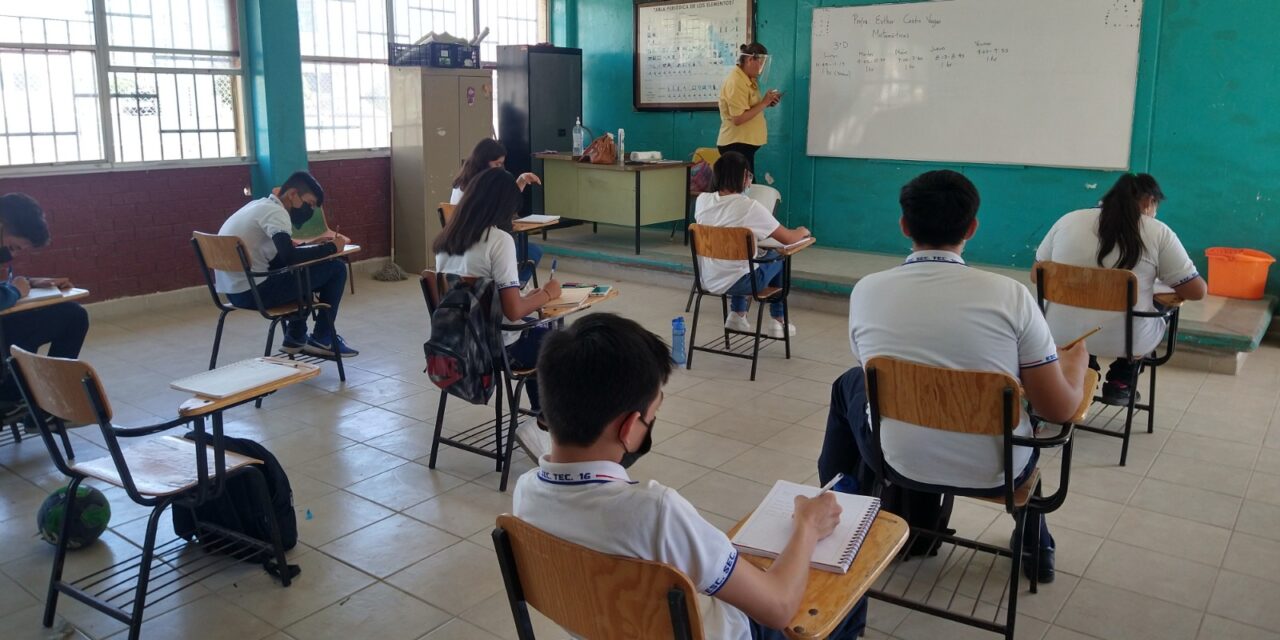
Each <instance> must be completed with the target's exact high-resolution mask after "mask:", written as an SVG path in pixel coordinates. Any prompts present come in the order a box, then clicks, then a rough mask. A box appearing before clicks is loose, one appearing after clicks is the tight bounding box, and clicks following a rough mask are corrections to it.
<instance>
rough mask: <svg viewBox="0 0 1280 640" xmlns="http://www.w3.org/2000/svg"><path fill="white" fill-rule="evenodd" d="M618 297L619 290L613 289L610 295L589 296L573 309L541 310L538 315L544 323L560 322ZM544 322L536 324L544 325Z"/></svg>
mask: <svg viewBox="0 0 1280 640" xmlns="http://www.w3.org/2000/svg"><path fill="white" fill-rule="evenodd" d="M616 297H618V288H617V287H613V288H612V289H610V290H609V293H606V294H604V295H602V296H587V299H586V300H585V301H583V303H582V304H581V305H579V306H577V307H571V308H566V307H561V308H557V309H539V310H538V315H539V316H540V317H541V319H542V321H546V320H559V319H561V318H564V317H565V316H568V315H572V314H575V313H578V312H579V311H586V310H587V309H590V308H591V307H594V306H595V305H597V304H600V303H601V302H604V301H605V300H612V299H614V298H616ZM542 321H540V322H537V323H534V324H542Z"/></svg>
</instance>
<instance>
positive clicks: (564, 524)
mask: <svg viewBox="0 0 1280 640" xmlns="http://www.w3.org/2000/svg"><path fill="white" fill-rule="evenodd" d="M512 512H513V513H514V514H515V515H516V516H517V517H519V518H520V519H522V520H524V521H525V522H528V523H529V524H531V525H533V526H535V527H537V528H539V529H542V530H543V531H546V532H547V533H550V534H551V535H553V536H556V537H559V538H563V539H565V540H568V541H570V542H573V543H575V544H579V545H582V546H584V547H587V548H589V549H594V550H596V551H599V552H601V553H607V554H611V555H618V556H626V557H630V558H637V559H641V560H650V561H653V562H661V563H663V564H668V565H671V566H673V567H675V568H677V569H679V570H680V571H682V572H683V573H684V574H685V575H686V576H688V577H689V580H690V581H691V582H692V583H693V585H694V588H696V589H697V590H698V591H699V592H700V593H701V594H702V595H699V596H698V610H699V611H700V613H701V614H702V628H703V635H704V636H705V637H706V638H708V639H711V638H716V639H718V640H719V639H725V640H748V639H749V638H751V628H750V621H749V619H748V618H747V615H746V614H745V613H743V612H742V611H741V610H739V609H737V608H735V607H733V606H731V605H729V604H726V603H724V602H721V601H720V600H718V599H716V598H712V597H710V596H714V595H715V594H716V593H717V592H718V591H720V589H721V587H723V586H724V584H725V583H726V582H728V581H729V576H730V575H732V574H733V571H734V568H735V567H736V566H737V564H738V551H737V550H736V549H734V547H733V544H732V543H730V542H729V538H728V537H727V536H726V535H725V534H724V533H723V532H722V531H720V530H719V529H717V528H715V527H714V526H712V525H711V523H709V522H707V521H706V520H704V519H703V518H702V516H701V515H699V514H698V511H697V509H695V508H694V507H693V505H692V504H690V503H689V501H688V500H685V499H684V498H683V497H681V496H680V494H679V493H677V492H676V490H675V489H672V488H670V487H665V486H663V485H661V484H658V483H657V482H655V481H653V480H650V481H648V482H644V483H639V482H635V481H633V480H631V478H630V477H628V476H627V472H626V470H625V469H623V468H622V466H621V465H619V464H617V463H615V462H609V461H604V460H601V461H595V462H577V463H555V462H550V461H549V460H547V458H546V457H545V456H544V457H543V458H542V459H541V460H540V461H539V466H538V468H537V469H533V470H530V471H528V472H526V473H525V474H524V475H522V476H520V479H519V480H517V481H516V489H515V493H514V495H513V496H512Z"/></svg>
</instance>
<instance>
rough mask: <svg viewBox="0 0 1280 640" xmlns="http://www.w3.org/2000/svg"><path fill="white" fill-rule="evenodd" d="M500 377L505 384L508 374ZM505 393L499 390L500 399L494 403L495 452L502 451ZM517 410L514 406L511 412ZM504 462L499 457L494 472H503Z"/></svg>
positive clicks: (502, 374) (495, 462)
mask: <svg viewBox="0 0 1280 640" xmlns="http://www.w3.org/2000/svg"><path fill="white" fill-rule="evenodd" d="M498 375H499V376H501V379H502V380H503V382H505V381H506V374H505V373H499V374H498ZM503 386H504V387H505V386H506V385H505V384H504V385H503ZM503 391H504V390H503V389H499V390H498V394H497V395H498V397H497V398H496V399H495V400H494V403H493V416H494V417H493V438H494V440H493V450H494V451H502V396H503ZM515 409H516V407H515V406H512V407H511V410H512V411H515ZM502 462H503V461H502V457H501V456H499V457H498V459H497V460H496V461H494V469H493V470H494V471H502V469H503V467H504V466H506V465H504V464H502Z"/></svg>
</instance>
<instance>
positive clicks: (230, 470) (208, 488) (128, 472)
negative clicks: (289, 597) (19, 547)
mask: <svg viewBox="0 0 1280 640" xmlns="http://www.w3.org/2000/svg"><path fill="white" fill-rule="evenodd" d="M10 350H11V352H12V354H13V358H12V359H11V360H10V361H9V366H10V367H11V368H12V370H13V373H14V375H15V378H16V380H17V382H18V388H19V389H20V390H21V391H22V395H23V397H24V398H25V399H26V401H27V403H28V405H29V406H30V407H31V419H32V421H34V423H35V425H36V426H37V428H38V429H39V432H40V437H41V439H43V440H44V444H45V447H46V448H47V449H48V450H49V456H50V457H51V458H52V459H53V463H54V466H56V467H57V468H58V470H59V471H61V472H62V473H63V474H64V475H66V476H67V477H68V478H70V480H71V482H70V484H69V485H68V487H67V493H66V495H67V501H66V504H65V506H64V507H63V512H64V513H72V512H73V507H74V505H75V501H76V499H77V495H76V493H77V490H78V489H79V487H80V483H81V482H83V481H84V480H85V479H86V478H93V479H95V480H98V481H100V482H105V483H107V484H110V485H112V486H116V487H120V488H122V489H124V492H125V494H126V495H128V496H129V498H130V499H131V500H133V501H134V502H135V503H137V504H139V505H142V506H144V507H151V509H152V511H151V516H150V518H148V519H147V528H146V534H145V537H144V540H143V543H142V552H141V553H140V554H139V555H137V556H134V557H131V558H129V559H126V560H123V561H122V562H121V563H119V564H116V565H113V566H112V567H108V568H106V569H103V570H101V571H97V572H95V573H92V574H90V575H88V576H85V577H83V578H80V579H78V580H76V581H67V580H64V579H63V566H64V562H65V560H66V555H67V545H68V540H69V537H68V534H69V532H70V522H71V518H64V519H63V522H62V530H61V531H60V532H59V534H58V542H57V545H56V550H55V551H54V556H53V571H52V575H51V576H50V578H49V591H48V594H47V596H46V598H45V606H44V626H45V627H46V628H47V627H52V626H53V619H54V613H55V612H56V610H57V606H58V594H59V593H65V594H67V595H69V596H71V597H72V598H74V599H75V600H78V601H80V602H82V603H84V604H87V605H89V606H90V607H93V608H94V609H97V610H98V611H101V612H102V613H104V614H106V615H108V616H110V617H112V618H114V619H116V620H119V621H120V622H123V623H125V624H127V625H129V634H128V637H129V639H130V640H136V639H137V638H138V634H139V632H140V631H141V627H142V617H143V611H144V609H145V608H146V604H147V602H148V600H150V601H151V602H152V603H153V604H154V603H155V602H157V601H159V600H162V599H164V598H166V597H168V596H171V595H173V594H174V593H177V591H178V590H180V589H184V588H186V587H188V586H190V585H191V584H192V583H184V584H176V585H175V582H177V581H178V580H180V579H181V580H183V581H186V580H188V579H191V578H198V579H202V578H204V577H207V576H208V575H212V572H211V571H210V569H213V570H215V571H216V569H217V568H218V567H217V565H218V564H221V565H223V566H231V565H233V564H235V563H237V562H238V561H237V560H236V559H235V558H236V557H250V556H253V557H262V556H265V557H266V558H269V559H270V561H271V562H274V563H275V567H276V568H277V569H278V570H279V569H284V568H285V567H287V566H288V565H287V563H286V561H285V556H284V548H283V546H282V545H281V542H280V530H279V528H278V525H277V523H276V519H275V510H274V509H273V508H272V506H271V500H270V499H269V497H268V494H267V485H266V482H265V481H264V479H263V476H262V473H261V472H260V471H259V470H258V469H257V467H255V466H254V465H255V464H259V463H260V461H258V460H254V459H252V458H247V457H245V456H242V455H239V454H236V453H234V452H231V451H227V450H225V449H224V447H223V439H222V428H221V424H222V423H221V421H217V420H215V421H214V430H213V434H212V437H211V438H210V437H209V436H208V435H206V433H205V431H204V425H203V418H177V419H174V420H170V421H168V422H163V423H160V424H156V425H151V426H146V427H138V428H132V429H125V428H120V427H115V426H112V424H111V403H110V402H109V401H108V400H107V395H106V391H104V390H103V387H102V383H101V381H100V380H99V378H98V374H97V373H96V372H95V371H94V370H93V367H91V366H89V364H88V363H86V362H83V361H81V360H66V359H61V358H49V357H45V356H41V355H37V354H34V353H30V352H28V351H24V350H22V349H21V348H18V347H12V348H11V349H10ZM50 421H52V424H51V423H50ZM187 424H192V425H193V426H195V434H196V436H195V438H196V439H195V440H194V441H193V440H188V439H186V438H178V437H174V436H160V435H156V434H159V433H160V432H162V431H167V430H169V429H173V428H175V427H180V426H183V425H187ZM76 425H97V426H98V429H99V430H100V432H101V434H102V438H103V443H104V446H105V447H106V448H107V451H108V452H109V455H107V456H104V457H101V458H97V459H94V460H88V461H81V460H77V459H76V455H75V451H74V450H73V449H72V448H71V441H70V439H69V438H68V437H67V435H66V432H67V431H68V430H69V429H71V428H75V426H76ZM81 428H85V427H81ZM55 433H57V434H58V435H59V436H60V439H55V438H54V434H55ZM121 438H137V439H138V440H137V444H134V445H133V446H130V447H128V448H122V447H121V446H120V439H121ZM204 442H208V443H209V444H208V445H204V444H203V443H204ZM197 443H201V444H197ZM210 456H212V458H213V463H212V469H210V463H209V460H208V458H209V457H210ZM240 474H244V475H246V476H247V477H248V478H249V480H250V483H251V484H252V485H253V487H254V488H253V493H254V496H255V499H256V500H258V501H259V505H260V509H261V511H262V513H265V514H267V522H268V528H269V530H270V532H271V536H270V537H271V539H270V540H257V539H254V538H250V537H247V536H245V535H244V534H241V533H238V532H234V531H228V530H226V529H223V528H222V527H219V526H216V525H212V524H208V523H200V522H197V526H198V527H199V531H200V533H201V535H200V537H199V539H200V540H212V538H207V537H206V536H207V535H209V534H212V535H213V536H219V537H220V540H219V542H217V543H214V542H207V543H199V544H201V545H202V546H203V547H204V551H205V552H216V553H217V555H216V556H212V555H211V554H210V553H199V554H194V556H195V557H194V558H190V559H187V560H186V562H183V558H181V557H180V556H182V555H183V551H184V550H185V548H186V546H187V544H186V543H185V541H183V540H182V539H180V538H179V539H175V540H173V541H170V542H167V543H164V544H162V545H160V546H159V547H157V545H156V528H157V527H158V525H159V523H160V518H161V516H162V515H163V514H164V511H165V508H167V507H168V506H169V505H174V506H175V507H182V508H194V507H196V506H197V505H199V504H201V503H202V502H204V501H205V500H206V499H208V498H213V497H215V496H217V495H218V494H219V493H221V492H222V490H223V488H224V487H225V486H226V485H225V483H226V481H227V480H228V479H230V478H232V477H233V476H236V475H240ZM192 513H193V514H194V513H195V511H194V510H193V512H192ZM210 557H216V559H215V560H214V561H213V562H212V563H211V562H209V558H210ZM153 572H155V573H154V574H153ZM277 574H278V575H279V576H280V578H281V582H282V583H283V585H284V586H286V587H287V586H289V583H290V575H291V573H290V571H288V570H287V569H286V570H282V571H277ZM153 581H154V582H155V583H156V584H155V585H152V584H151V583H152V582H153ZM130 583H132V584H130Z"/></svg>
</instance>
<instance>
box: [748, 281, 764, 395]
mask: <svg viewBox="0 0 1280 640" xmlns="http://www.w3.org/2000/svg"><path fill="white" fill-rule="evenodd" d="M763 324H764V303H763V302H761V301H759V300H757V301H756V338H755V343H754V344H753V345H752V346H751V381H752V382H755V381H756V364H758V363H759V362H760V329H761V325H763Z"/></svg>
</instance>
